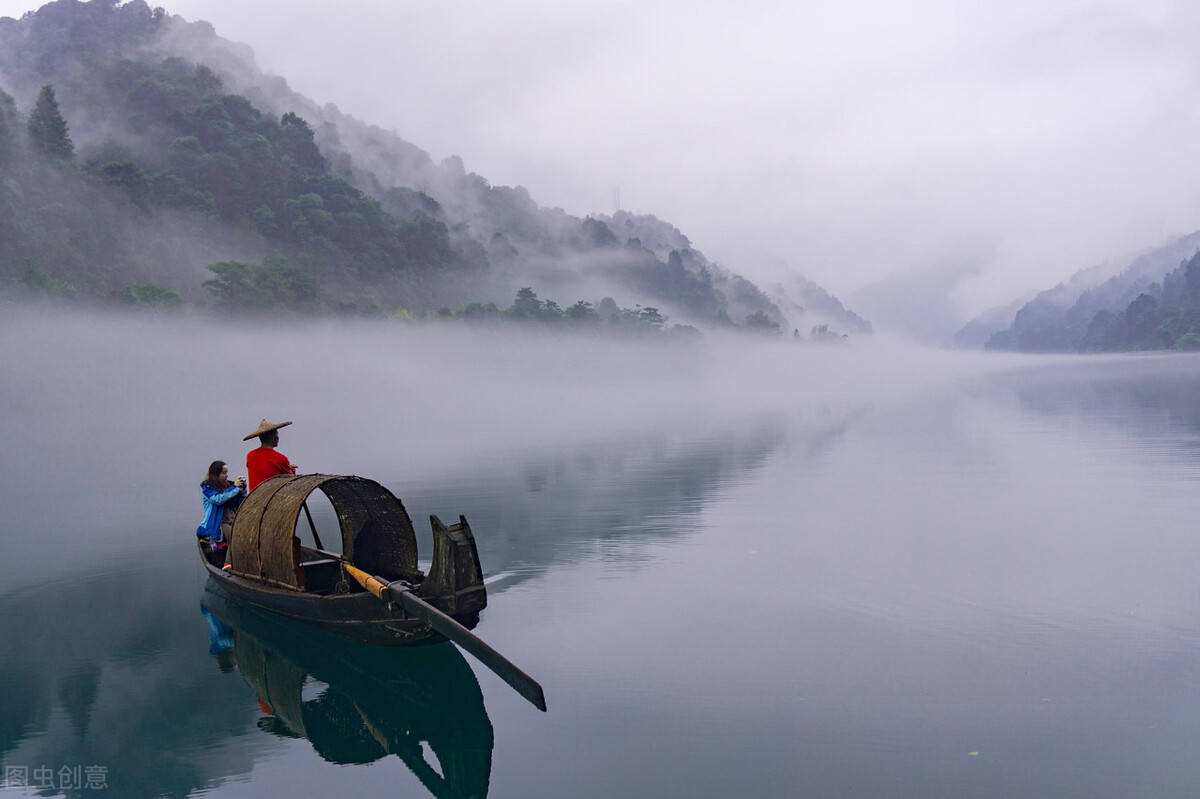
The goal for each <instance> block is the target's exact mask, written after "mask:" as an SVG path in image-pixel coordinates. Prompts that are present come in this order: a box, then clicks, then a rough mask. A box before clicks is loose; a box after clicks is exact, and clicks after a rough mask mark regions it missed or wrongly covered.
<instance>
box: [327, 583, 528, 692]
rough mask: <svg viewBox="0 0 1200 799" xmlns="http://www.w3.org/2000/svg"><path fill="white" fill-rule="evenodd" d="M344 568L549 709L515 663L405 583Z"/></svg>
mask: <svg viewBox="0 0 1200 799" xmlns="http://www.w3.org/2000/svg"><path fill="white" fill-rule="evenodd" d="M342 566H343V568H345V570H346V571H347V572H348V573H349V574H350V576H351V577H353V578H354V579H355V580H357V581H358V584H359V585H361V586H362V587H363V588H365V589H367V590H368V591H370V592H371V593H372V594H374V595H375V596H377V597H379V598H380V599H382V600H383V601H384V602H389V601H390V602H395V603H396V604H397V605H399V606H400V607H402V608H404V609H405V610H406V611H408V612H409V613H411V614H412V615H413V616H416V617H417V618H418V619H420V620H421V621H423V622H425V623H426V624H428V625H429V626H430V627H432V628H433V629H435V630H437V631H438V632H439V633H441V634H442V635H444V636H446V637H447V638H449V639H450V640H451V641H453V642H454V643H456V644H458V645H459V646H461V647H462V648H463V649H465V650H467V651H468V652H470V653H471V654H472V655H474V656H475V657H476V658H477V659H478V660H479V662H480V663H482V664H483V665H485V666H487V667H488V668H489V669H491V670H492V671H494V672H496V675H497V676H498V677H499V678H500V679H502V680H504V681H505V682H506V683H508V684H509V685H511V686H512V687H513V688H514V689H515V690H516V692H517V693H519V694H520V695H521V696H523V697H525V698H526V699H528V700H529V701H530V702H532V703H533V705H534V707H536V708H537V709H538V710H541V711H543V712H544V711H545V710H546V696H545V694H544V693H543V692H542V686H540V685H538V683H537V681H536V680H534V679H533V678H532V677H530V676H529V675H528V674H526V673H525V672H523V671H521V670H520V669H519V668H517V667H516V666H515V665H513V663H512V662H511V661H509V660H508V659H507V658H505V657H504V655H501V654H500V653H499V652H497V651H496V650H495V649H492V648H491V647H490V646H488V645H487V644H486V643H485V642H484V641H483V639H482V638H480V637H479V636H477V635H475V633H473V632H471V631H470V630H468V629H467V628H466V627H463V626H462V625H461V624H459V623H458V622H456V621H455V620H454V619H453V618H451V617H450V616H447V615H446V614H445V613H442V612H441V611H440V610H438V609H437V608H435V607H434V606H433V605H431V604H429V603H428V602H426V601H425V600H423V599H421V598H420V597H418V596H417V595H416V594H414V593H413V592H412V588H410V587H409V586H408V585H406V584H405V583H400V582H395V583H388V582H384V581H383V580H380V579H378V578H376V577H372V576H371V575H369V574H367V573H366V572H365V571H363V570H362V569H359V568H358V567H356V566H351V565H350V564H349V563H343V564H342Z"/></svg>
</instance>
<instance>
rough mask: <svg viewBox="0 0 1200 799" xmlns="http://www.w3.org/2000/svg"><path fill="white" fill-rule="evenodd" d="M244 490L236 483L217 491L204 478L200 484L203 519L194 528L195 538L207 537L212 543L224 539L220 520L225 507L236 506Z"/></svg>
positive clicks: (223, 516)
mask: <svg viewBox="0 0 1200 799" xmlns="http://www.w3.org/2000/svg"><path fill="white" fill-rule="evenodd" d="M244 494H245V491H244V490H243V489H242V488H240V487H239V486H236V485H231V486H229V488H226V489H225V490H224V491H219V490H217V489H215V488H213V487H212V486H210V485H209V484H208V481H207V480H205V481H204V482H203V483H201V484H200V495H201V498H202V499H203V501H204V520H203V521H202V522H200V526H199V527H197V528H196V537H197V538H207V539H208V540H209V541H211V542H212V543H214V544H219V543H221V542H222V541H224V540H225V537H224V536H223V535H221V520H222V519H223V518H225V508H226V507H231V508H236V507H237V506H238V505H240V504H241V502H242V496H243V495H244Z"/></svg>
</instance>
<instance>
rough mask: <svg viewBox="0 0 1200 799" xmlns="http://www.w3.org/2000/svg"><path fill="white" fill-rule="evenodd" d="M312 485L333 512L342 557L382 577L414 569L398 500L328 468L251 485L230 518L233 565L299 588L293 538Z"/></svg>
mask: <svg viewBox="0 0 1200 799" xmlns="http://www.w3.org/2000/svg"><path fill="white" fill-rule="evenodd" d="M317 489H320V490H321V492H322V493H323V494H325V496H326V497H328V498H329V502H330V504H332V505H333V509H334V511H335V512H336V513H337V518H338V524H339V526H340V528H341V533H342V557H343V558H344V559H345V560H347V561H349V562H350V563H352V564H354V565H355V566H357V567H358V568H360V569H362V570H363V571H366V572H368V573H370V574H376V575H380V576H383V577H385V578H388V579H400V578H402V577H404V576H405V574H406V573H411V572H414V571H416V568H417V537H416V533H415V532H414V531H413V525H412V520H411V519H409V517H408V511H406V510H405V509H404V505H403V504H401V502H400V500H399V499H398V498H397V497H396V496H395V495H394V494H392V492H391V491H388V490H387V489H386V488H384V487H383V486H381V485H380V484H379V483H376V482H375V481H374V480H368V479H366V478H364V477H355V476H352V475H332V474H307V475H299V476H296V475H280V476H278V477H272V478H271V479H270V480H265V481H263V482H262V483H260V484H259V485H258V486H256V487H255V489H254V490H253V491H251V492H250V494H249V496H247V497H246V499H245V500H244V501H243V502H242V505H241V507H240V508H239V509H238V512H237V518H236V519H235V521H234V525H233V536H232V539H233V540H232V542H231V544H230V549H231V553H230V563H231V566H232V568H233V571H234V572H236V573H239V574H243V575H247V576H258V577H260V578H261V579H263V580H264V582H269V583H272V584H276V585H283V586H287V587H290V588H295V589H297V590H301V588H302V586H301V585H300V584H299V580H298V578H297V566H298V563H297V558H298V557H299V548H298V547H297V546H296V545H295V544H294V543H293V538H294V536H295V531H296V522H297V521H298V520H299V518H300V514H301V512H302V511H303V510H304V503H305V500H307V499H308V497H309V495H310V494H312V493H313V492H314V491H316V490H317Z"/></svg>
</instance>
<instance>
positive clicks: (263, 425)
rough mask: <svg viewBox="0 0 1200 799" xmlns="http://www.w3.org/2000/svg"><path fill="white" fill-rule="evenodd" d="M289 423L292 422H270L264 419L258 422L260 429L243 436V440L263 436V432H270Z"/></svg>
mask: <svg viewBox="0 0 1200 799" xmlns="http://www.w3.org/2000/svg"><path fill="white" fill-rule="evenodd" d="M289 424H291V422H268V421H267V420H266V419H263V420H262V421H261V422H259V423H258V429H257V430H255V431H254V432H253V433H251V434H250V435H248V436H246V437H245V438H243V439H242V441H249V440H250V439H252V438H257V437H258V436H261V435H262V434H263V433H269V432H271V431H272V430H278V429H279V428H281V427H287V426H288V425H289Z"/></svg>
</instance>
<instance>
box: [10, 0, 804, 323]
mask: <svg viewBox="0 0 1200 799" xmlns="http://www.w3.org/2000/svg"><path fill="white" fill-rule="evenodd" d="M0 87H2V89H3V90H5V91H3V93H0V181H2V184H0V291H4V292H5V293H9V294H13V293H17V294H19V293H26V294H28V293H33V294H52V295H58V296H64V297H65V296H74V297H75V298H76V300H77V301H105V302H132V303H142V304H146V303H150V304H162V303H179V304H189V305H208V306H217V307H226V308H229V309H233V310H237V311H238V312H242V313H245V312H252V311H259V310H276V311H280V310H282V311H289V312H301V313H321V312H342V313H346V312H366V313H388V314H390V313H394V312H396V311H397V310H398V309H403V310H406V311H408V312H413V313H424V312H436V311H437V310H438V309H441V310H442V311H443V314H445V313H446V311H447V309H449V311H450V312H451V313H453V312H454V309H458V310H459V311H462V310H463V309H465V308H467V307H468V306H469V305H471V304H472V303H476V304H479V305H481V306H482V305H486V304H487V303H492V304H493V305H495V304H496V303H500V304H506V303H507V302H508V301H511V298H512V297H513V296H514V293H515V292H516V290H517V289H519V288H522V287H528V286H534V287H536V288H537V290H538V291H541V292H542V293H543V295H544V296H547V297H553V298H555V299H556V300H558V301H559V302H560V303H562V305H563V306H564V307H565V306H569V305H570V304H571V303H573V302H576V301H584V302H589V303H591V304H593V305H594V304H598V303H599V301H600V299H601V298H603V297H607V296H615V297H617V298H618V299H619V300H621V301H622V304H625V305H630V306H635V307H640V306H641V305H642V304H644V305H646V306H647V307H649V306H651V305H653V306H655V307H656V310H657V308H662V309H664V310H667V311H669V312H670V313H671V314H672V316H675V317H676V318H679V319H681V320H682V321H693V322H696V323H698V324H720V325H726V326H730V327H734V326H749V327H752V328H757V329H764V323H765V329H772V326H773V329H778V328H779V327H780V326H781V325H785V324H787V319H786V318H785V316H784V314H783V313H782V312H781V311H780V309H779V308H778V307H777V306H776V305H775V304H774V303H772V302H771V300H770V299H768V298H767V297H766V296H765V295H764V294H763V293H762V292H761V291H759V290H758V288H757V287H756V286H754V285H753V284H752V283H750V282H749V281H747V280H745V279H743V278H741V277H739V276H738V275H736V274H735V273H733V272H731V271H730V270H727V269H725V268H722V267H721V266H719V265H717V264H713V263H711V262H709V261H708V260H707V259H706V258H705V257H704V256H703V254H701V253H700V252H699V251H697V250H696V249H694V248H693V247H691V244H690V242H689V241H688V240H687V238H686V237H685V236H683V235H682V234H681V233H679V232H678V231H674V228H672V227H671V226H669V225H666V223H662V222H659V220H656V219H654V218H653V217H634V216H632V215H628V214H624V215H617V216H614V217H589V218H582V219H581V218H579V217H574V216H571V215H569V214H567V213H565V212H564V211H562V210H561V209H546V208H542V207H540V206H538V205H537V203H536V202H534V200H533V199H532V198H531V197H530V196H529V194H528V192H526V191H525V190H524V189H523V188H521V187H506V186H493V185H491V184H490V183H489V182H488V181H487V180H486V179H484V178H483V177H481V176H479V175H476V174H474V173H469V172H467V171H466V170H465V168H464V167H463V165H462V162H461V160H459V159H457V158H453V157H452V158H448V159H445V160H444V161H443V162H442V163H439V164H435V163H434V162H433V160H432V159H431V158H430V157H429V156H428V155H427V154H426V153H425V152H424V151H422V150H420V149H419V148H417V147H415V146H414V145H412V144H410V143H408V142H405V141H404V140H402V139H400V138H399V137H398V136H396V135H395V134H392V133H388V132H385V131H381V130H379V129H378V128H373V127H371V126H369V125H366V124H364V123H362V122H359V121H357V120H354V119H352V118H350V117H348V116H345V115H343V114H341V113H340V112H338V110H337V109H336V108H335V107H333V106H331V105H330V106H324V107H321V108H318V107H317V106H316V104H314V103H312V102H311V101H309V100H307V99H305V98H303V97H301V96H299V95H296V94H295V93H293V92H291V91H290V89H288V87H287V85H286V83H285V82H284V81H283V80H282V79H280V78H275V77H270V76H266V75H264V74H262V73H261V72H260V71H259V70H258V69H257V67H256V66H255V65H254V62H253V55H252V54H251V53H250V52H249V51H248V49H247V48H245V47H243V46H239V45H234V44H231V43H229V42H227V41H224V40H222V39H220V38H219V37H217V36H216V35H215V32H214V31H213V29H212V27H211V26H210V25H208V24H207V23H204V22H187V21H185V20H183V19H181V18H179V17H174V16H171V15H170V14H168V13H167V12H166V11H164V10H163V9H161V8H151V7H150V6H148V5H147V4H146V3H145V2H144V0H133V1H132V2H127V3H124V4H118V2H115V0H92V2H78V1H77V0H56V2H53V3H50V4H48V5H46V6H44V7H42V8H41V9H39V10H38V11H36V12H31V13H29V14H26V15H25V16H24V17H22V18H21V19H19V20H14V19H7V18H6V19H0ZM663 229H670V230H673V231H674V233H675V234H676V235H675V238H674V240H673V241H670V242H669V244H670V246H667V244H668V239H671V238H672V237H671V236H668V235H663V234H662V232H661V231H662V230H663ZM638 230H641V231H648V230H655V231H659V232H657V233H655V234H654V235H653V236H652V237H651V238H653V241H651V240H645V241H643V240H642V239H640V238H639V237H638V236H637V235H633V233H634V232H636V231H638ZM555 307H557V303H555Z"/></svg>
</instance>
